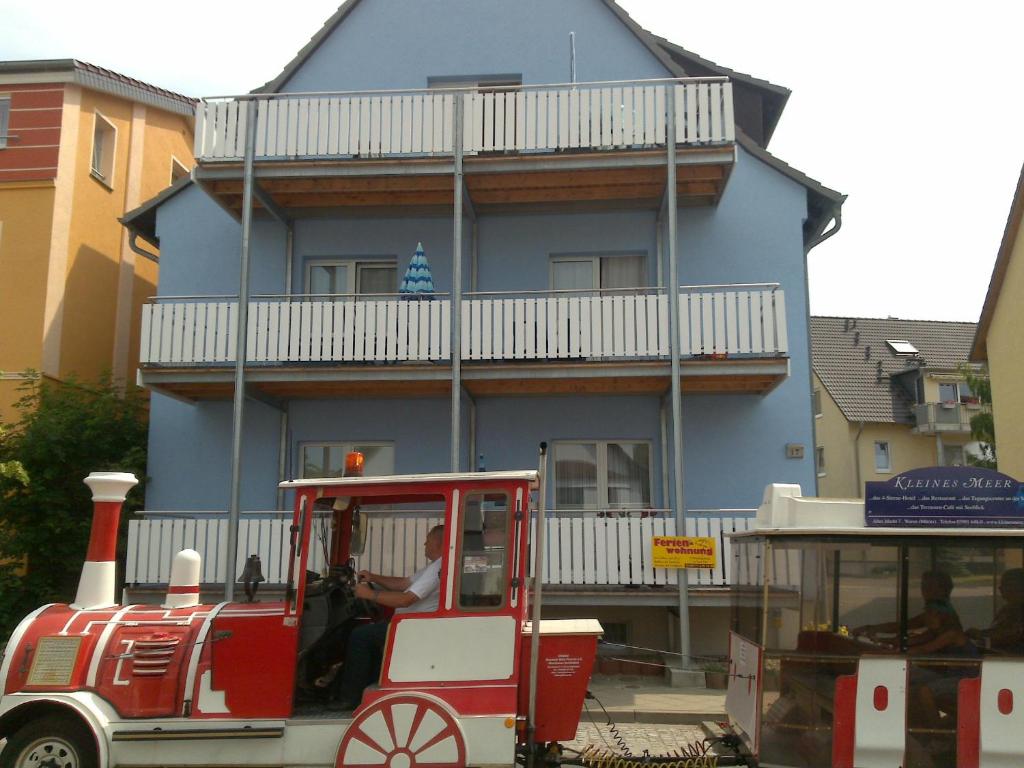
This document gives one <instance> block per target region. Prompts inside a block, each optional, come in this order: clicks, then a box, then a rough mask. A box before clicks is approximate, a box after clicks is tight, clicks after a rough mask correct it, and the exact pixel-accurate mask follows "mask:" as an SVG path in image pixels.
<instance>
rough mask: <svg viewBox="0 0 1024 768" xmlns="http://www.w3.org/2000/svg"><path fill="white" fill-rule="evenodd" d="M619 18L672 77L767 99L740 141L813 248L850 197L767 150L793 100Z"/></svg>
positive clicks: (308, 52) (295, 64)
mask: <svg viewBox="0 0 1024 768" xmlns="http://www.w3.org/2000/svg"><path fill="white" fill-rule="evenodd" d="M361 1H362V0H346V2H345V3H343V4H342V5H341V7H339V8H338V10H337V11H335V12H334V14H333V15H332V16H331V17H330V18H329V19H327V21H326V22H324V25H323V26H322V27H321V28H320V29H319V30H318V31H317V33H316V34H315V35H313V37H312V38H310V41H309V42H308V43H306V45H305V46H303V48H302V50H300V51H299V52H298V54H296V56H295V58H293V59H292V60H291V61H290V62H288V64H287V65H286V66H285V68H284V69H283V70H282V71H281V73H280V74H279V75H278V76H277V77H275V78H274V79H273V80H270V81H269V82H267V83H265V84H264V85H262V86H261V87H259V88H256V89H255V90H254V91H253V93H276V92H278V91H279V90H280V89H281V88H282V87H284V85H285V84H286V83H287V82H288V81H289V80H290V79H291V78H292V76H293V75H294V74H295V73H296V72H297V71H298V70H299V68H300V67H301V66H302V65H303V64H304V63H305V62H306V60H307V59H308V58H309V57H310V56H312V55H313V53H314V52H315V51H316V50H317V49H318V48H319V47H320V45H321V44H322V43H323V42H324V41H325V40H326V39H327V38H328V37H329V36H330V35H331V33H332V32H333V31H334V30H335V29H336V28H337V27H338V25H340V24H341V23H342V22H343V21H344V20H345V18H346V17H347V16H348V15H349V14H350V13H351V12H352V11H353V10H354V9H355V7H356V6H357V5H358V4H359V3H360V2H361ZM600 1H601V2H602V3H604V5H605V6H606V7H607V8H608V10H610V11H611V12H612V13H613V14H615V16H616V17H617V18H618V19H619V20H620V21H621V22H622V23H623V24H624V25H625V26H626V27H627V28H628V29H629V30H630V31H631V32H632V33H633V34H634V35H635V36H636V38H637V39H638V40H639V41H640V42H641V43H642V44H643V45H644V46H645V47H646V48H647V49H648V50H649V51H650V52H651V54H652V55H653V56H654V57H655V58H656V59H658V61H659V62H661V64H662V65H663V66H664V67H665V69H666V70H668V72H669V73H670V74H671V75H672V76H673V77H692V76H705V75H708V74H712V75H721V76H724V77H729V78H730V79H732V80H734V81H735V82H736V83H737V84H738V85H739V87H747V88H752V89H756V90H757V91H758V92H759V93H760V94H761V95H762V97H763V100H764V102H763V103H764V105H765V113H764V116H763V120H764V125H763V133H764V137H763V140H762V141H761V142H758V141H755V140H754V139H753V138H751V137H750V136H749V135H747V134H745V133H744V132H743V131H742V129H740V128H739V126H737V140H738V142H739V144H740V145H741V146H742V147H743V148H744V149H746V150H748V151H749V152H750V153H751V154H752V155H753V156H754V157H756V158H757V159H758V160H760V161H761V162H763V163H765V164H767V165H769V166H771V167H772V168H774V169H775V170H777V171H779V172H780V173H782V174H783V175H785V176H788V177H789V178H790V179H792V180H794V181H795V182H797V183H798V184H800V185H802V186H804V187H806V189H807V193H808V194H807V203H808V205H807V207H808V216H807V221H806V222H805V224H804V243H805V244H809V243H812V242H813V241H814V240H815V239H816V238H817V236H818V235H820V234H821V233H822V231H823V230H824V229H825V227H826V226H828V223H829V222H830V221H831V220H832V219H833V218H837V217H838V215H839V209H840V208H841V207H842V204H843V202H844V201H845V200H846V195H844V194H842V193H840V192H836V191H835V190H833V189H829V188H828V187H826V186H824V185H822V184H820V183H819V182H817V181H815V180H814V179H812V178H810V177H809V176H807V175H805V174H804V173H801V172H800V171H798V170H797V169H795V168H793V167H792V166H790V165H789V164H787V163H784V162H783V161H781V160H779V159H778V158H777V157H775V156H774V155H772V154H771V153H769V152H768V151H767V150H766V149H765V146H767V143H768V140H769V139H770V138H771V134H772V132H773V131H774V130H775V126H776V124H777V123H778V120H779V117H780V116H781V115H782V109H783V107H785V104H786V101H787V100H788V99H789V94H790V91H789V89H788V88H784V87H782V86H780V85H774V84H773V83H770V82H768V81H767V80H762V79H760V78H756V77H753V76H751V75H745V74H743V73H740V72H736V71H734V70H731V69H729V68H727V67H723V66H721V65H720V64H716V63H715V62H713V61H710V60H708V59H705V58H703V57H701V56H699V55H697V54H696V53H693V52H692V51H688V50H686V49H685V48H683V47H681V46H678V45H676V44H675V43H672V42H670V41H668V40H666V39H665V38H662V37H658V36H656V35H654V34H652V33H650V32H648V31H647V30H646V29H644V28H643V27H641V26H640V25H639V24H637V23H636V21H634V20H633V18H632V17H631V16H630V15H629V14H628V13H626V11H625V10H624V9H623V8H622V7H621V6H619V5H618V3H616V2H615V1H614V0H600Z"/></svg>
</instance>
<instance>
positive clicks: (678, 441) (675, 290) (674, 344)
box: [665, 86, 691, 669]
mask: <svg viewBox="0 0 1024 768" xmlns="http://www.w3.org/2000/svg"><path fill="white" fill-rule="evenodd" d="M667 90H668V100H667V101H668V103H667V104H666V107H667V109H668V130H667V134H668V139H667V141H666V144H667V145H668V178H667V180H666V185H667V188H666V190H665V196H666V200H667V206H666V207H667V209H668V210H667V213H668V234H667V237H666V239H667V240H668V314H669V350H670V351H671V355H672V451H673V456H672V459H673V468H672V480H673V483H674V485H673V490H674V491H675V520H676V535H677V536H685V535H686V498H685V496H684V495H683V393H682V386H681V382H680V380H679V376H680V370H679V263H678V259H677V256H676V248H677V240H678V226H677V218H678V213H679V211H678V209H677V208H676V205H677V201H676V105H675V88H674V87H671V86H670V87H669V88H668V89H667ZM687 585H688V579H687V573H686V571H685V570H680V571H679V653H680V654H682V657H681V660H680V661H681V664H682V668H683V669H688V668H690V666H691V664H690V595H689V591H688V588H687Z"/></svg>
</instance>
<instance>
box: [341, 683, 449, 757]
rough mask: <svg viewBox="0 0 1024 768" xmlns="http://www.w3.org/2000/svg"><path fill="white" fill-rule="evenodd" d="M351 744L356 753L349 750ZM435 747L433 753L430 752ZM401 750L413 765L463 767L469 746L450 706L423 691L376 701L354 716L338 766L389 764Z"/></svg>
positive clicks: (342, 745) (342, 747)
mask: <svg viewBox="0 0 1024 768" xmlns="http://www.w3.org/2000/svg"><path fill="white" fill-rule="evenodd" d="M382 742H384V744H386V743H388V742H390V745H389V746H384V744H382ZM446 742H450V744H446ZM356 745H358V746H356ZM352 748H355V749H356V752H355V753H350V750H351V749H352ZM367 751H369V752H370V753H372V754H373V756H372V757H371V755H370V754H367ZM432 751H433V752H434V754H433V755H430V754H428V753H430V752H432ZM357 754H358V755H359V756H358V757H357V756H356V755H357ZM398 755H405V757H406V759H407V760H408V761H409V765H410V768H426V766H432V768H459V766H462V765H464V764H465V761H466V745H465V743H464V742H463V740H462V732H461V731H460V729H459V726H458V723H457V721H456V720H455V719H454V718H453V717H452V715H451V714H450V713H449V712H448V711H447V710H446V709H444V708H442V707H441V706H439V705H437V704H435V703H434V702H432V701H429V700H426V699H423V698H420V697H418V696H400V697H394V698H391V699H387V700H385V701H381V702H379V703H378V704H377V705H375V706H371V707H370V708H368V709H367V710H365V711H364V712H363V713H361V714H360V715H359V716H358V717H357V718H356V719H355V721H354V722H353V723H352V725H351V726H349V730H348V732H347V733H346V734H345V737H344V738H343V739H342V742H341V745H340V747H339V749H338V758H337V761H336V763H335V765H336V766H337V767H338V768H340V767H341V766H354V767H356V766H358V767H360V768H362V767H365V768H369V767H370V766H387V765H390V764H391V762H392V760H393V759H394V758H395V757H396V756H398ZM378 756H379V757H378ZM424 757H426V758H427V760H426V761H424V760H423V758H424ZM346 760H347V762H346Z"/></svg>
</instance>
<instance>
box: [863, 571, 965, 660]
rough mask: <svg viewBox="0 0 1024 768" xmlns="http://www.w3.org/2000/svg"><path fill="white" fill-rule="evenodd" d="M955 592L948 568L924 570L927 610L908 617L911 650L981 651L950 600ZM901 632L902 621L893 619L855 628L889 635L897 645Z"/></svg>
mask: <svg viewBox="0 0 1024 768" xmlns="http://www.w3.org/2000/svg"><path fill="white" fill-rule="evenodd" d="M952 594H953V579H952V577H950V575H949V574H948V573H946V572H945V571H926V572H925V573H923V574H921V597H922V598H923V599H924V610H923V611H922V612H921V613H919V614H918V615H917V616H914V617H912V618H910V619H908V621H907V629H908V630H909V632H910V639H909V642H908V646H907V653H908V654H910V655H912V656H919V655H924V654H943V655H955V656H960V655H965V656H975V655H977V651H976V649H975V647H974V645H973V643H971V640H970V638H969V637H968V636H967V633H966V632H964V628H963V626H962V625H961V623H960V617H959V616H958V615H957V612H956V609H955V608H954V607H953V603H952V602H951V601H950V596H951V595H952ZM897 632H899V624H898V623H897V622H892V621H891V622H887V623H885V624H869V625H867V626H864V627H858V628H857V629H855V630H854V634H855V635H866V636H867V637H868V638H870V639H872V640H876V641H879V640H880V639H881V638H880V636H882V635H885V636H887V637H888V639H889V642H890V643H891V644H892V645H893V646H896V645H898V643H897V642H896V641H895V640H894V639H893V636H894V635H895V634H896V633H897Z"/></svg>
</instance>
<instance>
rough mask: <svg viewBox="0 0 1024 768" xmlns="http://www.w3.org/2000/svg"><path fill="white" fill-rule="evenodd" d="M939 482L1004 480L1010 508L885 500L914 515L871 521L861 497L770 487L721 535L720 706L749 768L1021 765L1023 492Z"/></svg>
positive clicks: (958, 473) (968, 472)
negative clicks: (724, 649) (730, 594)
mask: <svg viewBox="0 0 1024 768" xmlns="http://www.w3.org/2000/svg"><path fill="white" fill-rule="evenodd" d="M916 472H919V473H922V474H926V473H928V472H932V470H918V471H916ZM944 472H945V473H946V474H947V475H948V476H949V477H952V478H953V479H950V480H948V481H949V483H951V484H952V483H953V482H954V481H956V482H961V481H963V482H975V480H961V481H957V480H956V478H957V477H961V478H968V477H977V476H978V475H979V474H984V475H986V476H987V477H988V478H989V479H988V480H984V482H993V483H995V482H1001V483H1006V482H1010V483H1012V487H1011V488H1010V490H1009V493H1008V494H1004V495H1005V496H1006V498H1007V499H1008V500H1009V501H1008V503H1007V504H1004V507H1011V508H1012V509H1010V512H1009V514H1007V515H1001V516H997V519H993V518H992V516H991V515H986V513H985V512H986V510H985V506H984V504H980V505H978V504H967V505H966V508H967V509H968V512H967V514H966V515H964V514H963V509H964V506H963V505H962V504H960V501H962V499H959V498H954V496H953V495H948V496H946V497H943V498H945V499H946V500H945V501H941V502H936V504H937V505H938V506H945V507H947V510H946V511H943V510H938V511H934V513H932V512H930V511H927V507H928V506H930V505H929V504H927V503H925V504H923V505H922V504H917V505H916V506H915V503H916V502H918V501H920V498H921V496H910V495H905V494H901V493H896V494H895V495H889V496H885V495H882V496H879V498H882V499H883V501H884V500H885V499H886V498H888V499H889V500H890V501H894V500H896V499H899V500H900V501H899V504H903V505H904V506H905V507H906V508H907V509H909V510H911V513H910V514H909V515H908V517H909V518H911V519H910V520H909V521H906V520H905V521H900V520H898V519H897V517H893V518H892V519H891V520H886V519H884V518H883V519H881V520H878V519H876V520H874V521H871V522H874V523H875V525H868V524H866V522H868V521H866V515H865V503H864V502H862V501H856V500H826V499H817V498H803V497H801V496H800V489H799V487H798V486H778V485H777V486H770V487H769V489H768V490H766V492H765V500H764V503H763V505H762V506H761V508H760V509H759V510H758V517H757V525H756V527H755V528H754V529H752V530H750V531H748V532H745V533H740V534H734V535H733V553H734V558H735V563H734V568H735V570H734V573H735V574H736V576H737V578H738V580H739V582H740V583H739V584H738V585H737V586H736V605H735V608H734V616H733V632H732V634H731V636H730V643H729V645H730V651H729V656H730V673H731V677H730V682H729V690H728V694H727V704H726V708H727V710H728V713H729V719H730V724H731V726H732V728H733V730H734V731H735V732H736V733H737V734H738V735H739V736H740V737H741V738H742V740H743V742H744V745H745V747H746V749H747V751H748V752H749V753H750V755H751V758H752V760H753V761H754V762H756V764H757V765H760V766H787V767H800V768H804V767H807V768H810V767H812V766H813V767H814V768H817V767H818V766H828V765H830V766H834V767H835V768H854V766H856V768H947V767H948V768H953V767H954V766H956V767H957V768H978V767H979V766H980V767H982V768H989V767H996V766H998V767H1000V768H1003V767H1005V768H1010V766H1014V767H1016V766H1020V765H1024V739H1022V738H1021V735H1020V734H1021V730H1022V727H1024V570H1021V569H1022V568H1024V529H1022V528H1021V527H1019V526H1020V525H1021V514H1022V513H1024V509H1021V508H1020V507H1024V504H1019V502H1020V501H1022V500H1024V497H1022V496H1020V495H1019V493H1018V495H1017V498H1016V499H1015V498H1014V494H1015V493H1017V492H1018V489H1019V488H1020V484H1019V483H1017V482H1016V481H1012V480H1009V479H1008V478H1005V476H1001V475H997V473H995V472H986V471H985V470H977V469H974V468H970V469H968V468H958V469H951V470H945V471H944ZM908 474H914V473H908ZM993 478H995V479H993ZM947 479H948V478H947ZM929 482H931V481H929ZM944 492H945V493H947V494H948V493H952V492H950V491H948V490H947V491H943V489H941V488H940V489H937V490H936V491H935V495H934V496H932V497H930V498H938V497H939V496H941V495H942V494H943V493H944ZM869 497H870V492H869ZM926 501H927V499H926ZM897 506H898V505H897ZM922 506H924V507H925V508H926V511H925V512H924V513H923V514H921V511H920V508H921V507H922ZM954 509H958V510H960V512H957V514H959V515H961V517H960V519H958V520H953V519H951V518H950V516H949V515H950V510H954ZM972 510H973V511H972ZM915 517H916V519H914V518H915ZM878 523H881V524H880V525H879V524H878ZM943 574H944V575H943ZM936 583H939V584H940V588H939V589H938V592H939V593H941V592H943V591H945V590H944V589H942V588H941V584H942V583H945V585H946V587H951V592H948V593H947V594H946V596H945V598H940V597H938V596H937V595H936V594H935V591H936V586H935V584H936ZM933 619H934V621H935V624H936V625H935V626H929V621H931V620H933Z"/></svg>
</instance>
